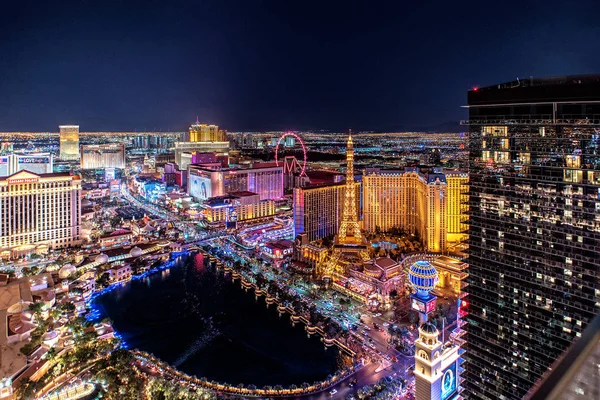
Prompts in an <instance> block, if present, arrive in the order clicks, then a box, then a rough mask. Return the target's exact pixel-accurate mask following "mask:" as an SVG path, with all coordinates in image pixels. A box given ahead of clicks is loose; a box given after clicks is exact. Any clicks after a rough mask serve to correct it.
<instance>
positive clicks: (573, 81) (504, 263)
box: [463, 75, 600, 399]
mask: <svg viewBox="0 0 600 400" xmlns="http://www.w3.org/2000/svg"><path fill="white" fill-rule="evenodd" d="M468 104H469V105H468V109H469V120H468V121H464V124H467V125H469V130H470V140H469V142H470V145H469V146H470V182H469V205H470V217H469V235H470V238H469V245H470V249H469V278H468V280H467V282H468V286H467V288H466V292H467V293H468V297H467V298H466V301H467V304H468V306H467V310H468V313H469V315H468V317H467V322H468V324H467V326H466V331H467V336H466V339H467V353H466V361H467V362H466V363H465V364H464V365H465V366H466V372H465V373H464V374H463V377H464V378H465V382H463V386H464V388H465V391H464V392H463V395H464V396H465V397H467V398H471V399H521V398H522V397H523V396H524V395H525V394H526V393H527V390H528V388H529V387H531V385H533V384H534V383H535V382H536V381H537V380H538V379H539V377H540V376H541V375H542V374H543V373H544V372H546V370H547V369H548V367H549V366H550V365H551V364H552V362H553V361H555V360H556V358H557V357H559V355H560V354H561V353H562V351H563V350H565V348H566V347H568V346H569V345H570V344H571V343H572V342H573V341H574V340H575V339H576V338H577V337H579V336H580V335H581V332H582V330H583V329H584V328H585V326H586V324H587V323H588V322H589V321H590V320H591V319H592V317H593V316H594V315H595V314H597V313H598V312H600V278H599V277H600V75H598V76H569V77H558V78H549V79H527V80H517V81H515V82H509V83H505V84H500V85H494V86H490V87H485V88H479V89H473V90H471V91H469V93H468Z"/></svg>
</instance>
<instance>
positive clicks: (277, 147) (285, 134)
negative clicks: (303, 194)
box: [275, 132, 306, 176]
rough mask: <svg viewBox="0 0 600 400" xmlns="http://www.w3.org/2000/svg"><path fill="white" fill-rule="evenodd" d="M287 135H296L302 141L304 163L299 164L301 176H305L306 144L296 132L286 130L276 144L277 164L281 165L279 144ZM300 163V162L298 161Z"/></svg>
mask: <svg viewBox="0 0 600 400" xmlns="http://www.w3.org/2000/svg"><path fill="white" fill-rule="evenodd" d="M287 136H292V137H294V138H295V139H296V140H297V141H298V142H300V145H301V146H302V155H303V161H302V164H301V165H299V166H300V176H305V175H306V146H305V145H304V142H303V141H302V139H301V138H300V136H298V135H297V134H295V133H294V132H285V133H284V134H283V135H281V137H280V138H279V140H278V141H277V145H276V146H275V163H276V164H277V166H279V144H280V143H281V141H282V140H283V139H284V138H285V137H287ZM298 164H300V163H298Z"/></svg>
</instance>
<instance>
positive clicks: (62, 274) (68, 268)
mask: <svg viewBox="0 0 600 400" xmlns="http://www.w3.org/2000/svg"><path fill="white" fill-rule="evenodd" d="M76 270H77V268H75V267H74V266H73V265H72V264H65V265H63V267H62V268H61V269H60V270H59V271H58V277H59V278H60V279H65V278H68V277H69V276H71V274H72V273H74V272H75V271H76Z"/></svg>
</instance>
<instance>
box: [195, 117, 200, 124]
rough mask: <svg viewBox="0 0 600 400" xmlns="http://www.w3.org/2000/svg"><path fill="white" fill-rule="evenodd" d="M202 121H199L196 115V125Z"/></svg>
mask: <svg viewBox="0 0 600 400" xmlns="http://www.w3.org/2000/svg"><path fill="white" fill-rule="evenodd" d="M199 123H200V121H198V116H197V115H196V124H199Z"/></svg>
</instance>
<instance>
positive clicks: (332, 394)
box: [329, 389, 337, 397]
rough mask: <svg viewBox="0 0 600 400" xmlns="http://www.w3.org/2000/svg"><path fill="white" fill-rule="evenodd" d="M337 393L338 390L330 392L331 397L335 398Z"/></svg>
mask: <svg viewBox="0 0 600 400" xmlns="http://www.w3.org/2000/svg"><path fill="white" fill-rule="evenodd" d="M336 393H337V389H332V390H331V392H329V395H330V396H331V397H333V396H335V394H336Z"/></svg>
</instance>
